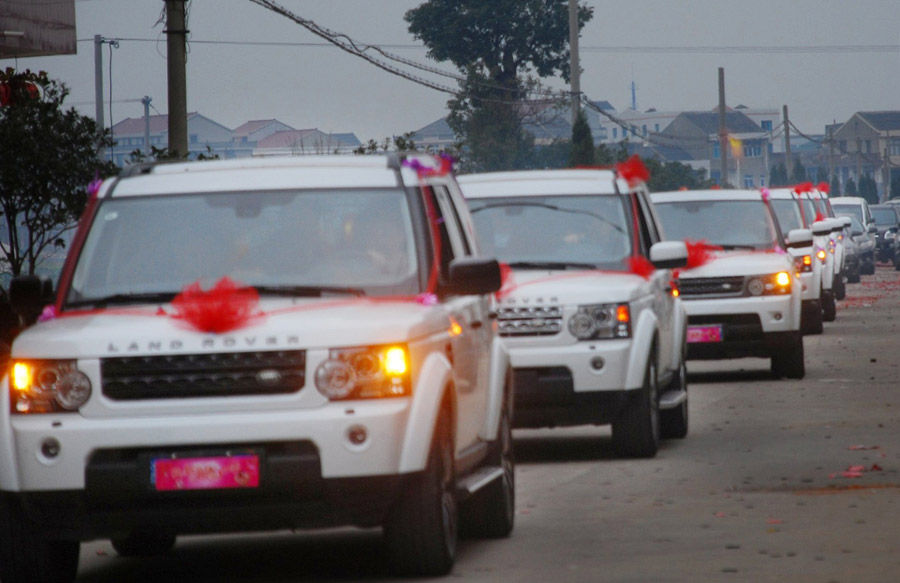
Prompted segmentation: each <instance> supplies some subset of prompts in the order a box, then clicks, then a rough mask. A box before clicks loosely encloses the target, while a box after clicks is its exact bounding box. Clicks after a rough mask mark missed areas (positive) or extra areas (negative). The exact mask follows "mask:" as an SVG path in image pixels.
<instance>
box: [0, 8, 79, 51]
mask: <svg viewBox="0 0 900 583" xmlns="http://www.w3.org/2000/svg"><path fill="white" fill-rule="evenodd" d="M74 54H75V0H54V1H53V2H33V1H25V2H23V1H22V0H0V59H12V58H18V57H43V56H47V55H74Z"/></svg>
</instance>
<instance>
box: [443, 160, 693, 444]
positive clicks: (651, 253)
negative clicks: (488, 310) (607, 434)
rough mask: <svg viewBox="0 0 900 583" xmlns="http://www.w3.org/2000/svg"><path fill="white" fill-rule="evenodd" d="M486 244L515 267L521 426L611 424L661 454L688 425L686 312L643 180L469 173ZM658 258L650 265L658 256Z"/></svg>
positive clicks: (503, 309) (513, 331) (463, 180)
mask: <svg viewBox="0 0 900 583" xmlns="http://www.w3.org/2000/svg"><path fill="white" fill-rule="evenodd" d="M459 181H460V185H461V186H462V188H463V192H464V193H465V195H466V200H467V202H468V204H469V208H470V209H471V211H472V216H473V218H474V220H475V225H476V229H477V230H478V233H479V238H480V239H481V242H482V244H483V245H484V247H485V249H486V252H487V253H489V254H491V255H494V256H496V257H497V258H498V259H499V260H500V261H501V262H503V264H504V265H506V266H508V268H509V272H508V276H507V277H506V279H505V282H504V285H503V288H502V289H501V290H500V292H499V294H498V307H499V319H500V322H499V323H500V334H501V336H503V338H504V340H505V341H506V344H507V346H508V347H509V351H510V358H511V361H512V365H513V371H514V379H515V380H514V382H513V386H514V392H515V399H514V400H515V412H514V415H513V426H514V427H554V426H565V425H582V424H597V425H601V424H609V423H611V424H612V436H613V443H614V445H615V447H616V449H617V450H618V451H619V453H621V454H623V455H629V456H637V457H646V456H653V455H655V453H656V451H657V448H658V443H659V439H660V437H661V436H662V437H676V438H680V437H684V436H685V435H686V433H687V423H688V419H687V381H686V372H685V366H684V353H685V345H684V338H685V325H686V320H685V314H684V310H683V308H682V306H681V302H680V301H679V300H678V299H677V298H675V297H673V294H672V287H671V277H672V274H671V271H670V269H669V268H670V267H679V266H683V265H684V264H685V262H686V259H687V250H686V247H685V246H684V245H683V244H680V243H675V244H673V243H666V242H660V239H661V234H660V232H659V227H658V224H657V219H656V216H655V214H654V212H653V208H652V205H651V204H650V202H649V198H648V196H647V193H646V190H645V188H644V186H643V183H637V182H634V181H633V184H632V185H629V183H628V181H626V180H624V179H623V178H622V177H621V176H618V175H617V174H616V172H615V171H611V170H546V171H521V172H496V173H485V174H471V175H462V176H460V177H459ZM651 262H652V264H651Z"/></svg>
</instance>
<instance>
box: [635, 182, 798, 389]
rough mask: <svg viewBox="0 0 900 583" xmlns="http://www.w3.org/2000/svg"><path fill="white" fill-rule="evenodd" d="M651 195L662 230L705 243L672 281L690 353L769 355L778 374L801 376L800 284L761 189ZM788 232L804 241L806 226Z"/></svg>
mask: <svg viewBox="0 0 900 583" xmlns="http://www.w3.org/2000/svg"><path fill="white" fill-rule="evenodd" d="M652 198H653V202H654V205H655V206H656V210H657V214H659V216H660V218H661V219H662V224H663V228H664V229H665V232H666V236H667V237H670V238H673V239H685V240H691V241H692V243H693V245H695V246H697V247H696V248H699V249H701V250H702V251H703V252H702V253H698V255H702V256H703V261H700V260H699V258H697V259H694V260H692V265H695V266H693V267H692V268H691V269H688V270H685V271H683V272H682V273H680V274H679V277H678V282H677V285H678V290H679V292H680V294H681V298H682V299H683V300H684V305H685V309H686V310H687V313H688V359H721V358H739V357H762V358H770V359H771V369H772V372H773V374H774V375H775V376H777V377H782V376H784V377H788V378H802V377H803V376H804V374H805V367H804V360H803V335H802V332H801V329H800V312H801V284H800V280H799V278H798V277H797V274H796V272H795V265H794V262H793V260H792V259H791V256H790V255H788V253H787V251H786V245H785V242H784V238H783V236H782V233H781V231H780V230H779V229H778V228H776V226H777V220H776V219H775V216H774V213H773V212H772V209H771V207H770V205H769V204H768V202H767V201H766V200H764V198H763V196H762V194H761V193H760V192H759V191H750V190H724V189H723V190H698V191H678V192H661V193H653V195H652ZM796 231H803V230H796ZM791 233H792V235H791V239H792V240H796V241H797V244H802V245H804V246H808V245H809V239H810V237H811V235H810V234H809V231H806V232H805V236H804V237H801V236H800V234H801V233H799V232H798V233H796V236H795V235H794V233H795V232H794V231H792V232H791Z"/></svg>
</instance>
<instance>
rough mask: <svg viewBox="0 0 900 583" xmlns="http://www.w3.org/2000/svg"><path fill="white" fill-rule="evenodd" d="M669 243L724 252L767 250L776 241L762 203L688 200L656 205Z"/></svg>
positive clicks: (770, 220)
mask: <svg viewBox="0 0 900 583" xmlns="http://www.w3.org/2000/svg"><path fill="white" fill-rule="evenodd" d="M656 209H657V213H658V214H659V217H660V219H661V220H662V224H663V230H664V231H665V233H666V237H667V238H669V239H675V240H678V239H686V240H687V239H689V240H692V241H707V242H708V243H710V244H712V245H719V246H721V247H724V248H725V249H770V248H772V247H774V246H775V245H776V244H777V242H778V238H777V235H776V233H775V229H774V225H773V223H772V219H771V215H770V214H769V212H768V209H767V207H766V205H765V203H763V201H762V199H760V200H758V201H756V200H690V201H674V202H665V203H657V204H656Z"/></svg>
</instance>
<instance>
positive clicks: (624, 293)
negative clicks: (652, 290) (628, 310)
mask: <svg viewBox="0 0 900 583" xmlns="http://www.w3.org/2000/svg"><path fill="white" fill-rule="evenodd" d="M648 286H649V283H648V280H647V279H645V278H643V277H641V276H639V275H635V274H633V273H628V272H624V271H603V270H589V271H556V270H513V271H512V272H511V274H510V275H509V276H508V277H507V278H506V279H505V281H504V284H503V288H501V290H500V292H498V294H497V297H498V299H499V300H500V302H501V304H502V305H509V304H534V305H539V304H547V303H549V304H586V303H614V302H628V301H632V300H634V299H636V298H638V297H640V296H642V295H643V294H646V293H648V291H647V290H648Z"/></svg>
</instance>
